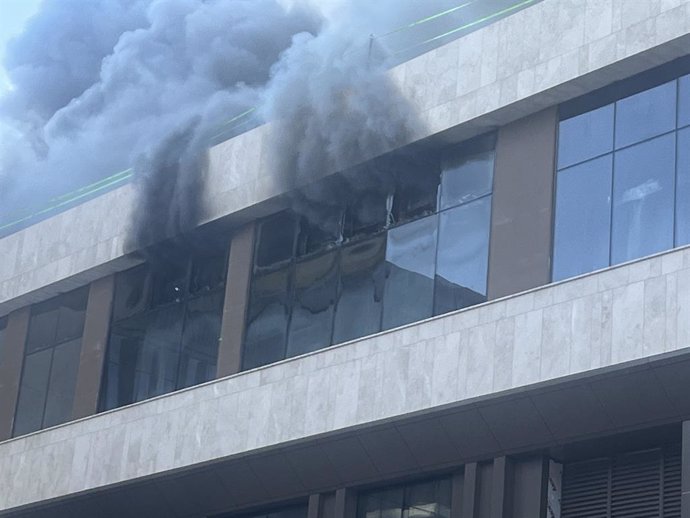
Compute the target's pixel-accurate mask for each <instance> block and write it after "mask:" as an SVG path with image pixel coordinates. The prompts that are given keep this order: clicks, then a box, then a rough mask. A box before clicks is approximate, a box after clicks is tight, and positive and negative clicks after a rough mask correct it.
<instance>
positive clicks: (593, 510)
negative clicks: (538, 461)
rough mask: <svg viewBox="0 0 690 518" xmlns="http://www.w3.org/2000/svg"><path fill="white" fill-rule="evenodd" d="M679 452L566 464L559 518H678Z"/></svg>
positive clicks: (641, 453) (651, 452) (650, 452)
mask: <svg viewBox="0 0 690 518" xmlns="http://www.w3.org/2000/svg"><path fill="white" fill-rule="evenodd" d="M680 474H681V459H680V447H678V446H674V447H672V448H666V449H662V448H658V449H654V450H645V451H639V452H634V453H626V454H624V455H618V456H615V457H606V458H600V459H595V460H588V461H585V462H577V463H570V464H565V466H564V467H563V494H562V502H561V509H562V518H680Z"/></svg>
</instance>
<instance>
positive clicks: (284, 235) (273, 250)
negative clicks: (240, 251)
mask: <svg viewBox="0 0 690 518" xmlns="http://www.w3.org/2000/svg"><path fill="white" fill-rule="evenodd" d="M296 224H297V220H296V218H295V216H294V215H293V214H291V213H289V212H281V213H280V214H276V215H275V216H273V217H271V218H269V219H267V220H265V221H264V222H263V223H261V227H260V228H259V236H258V244H257V247H256V258H255V264H256V266H257V267H260V268H261V267H265V266H270V265H273V264H278V263H282V262H285V261H288V260H290V259H291V258H292V256H293V255H294V252H295V233H296Z"/></svg>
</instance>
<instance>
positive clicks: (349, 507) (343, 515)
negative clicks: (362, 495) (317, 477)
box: [333, 487, 357, 518]
mask: <svg viewBox="0 0 690 518" xmlns="http://www.w3.org/2000/svg"><path fill="white" fill-rule="evenodd" d="M356 516H357V493H355V491H354V490H353V489H351V488H347V487H346V488H341V489H338V490H337V491H336V492H335V509H334V513H333V518H355V517H356Z"/></svg>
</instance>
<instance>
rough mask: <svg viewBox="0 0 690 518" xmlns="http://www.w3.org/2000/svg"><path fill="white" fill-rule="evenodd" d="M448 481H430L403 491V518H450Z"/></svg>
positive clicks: (449, 486) (449, 485) (449, 487)
mask: <svg viewBox="0 0 690 518" xmlns="http://www.w3.org/2000/svg"><path fill="white" fill-rule="evenodd" d="M450 498H451V484H450V479H447V478H446V479H441V480H430V481H427V482H422V483H419V484H413V485H410V486H408V487H407V488H406V489H405V509H404V511H403V518H430V517H439V518H450Z"/></svg>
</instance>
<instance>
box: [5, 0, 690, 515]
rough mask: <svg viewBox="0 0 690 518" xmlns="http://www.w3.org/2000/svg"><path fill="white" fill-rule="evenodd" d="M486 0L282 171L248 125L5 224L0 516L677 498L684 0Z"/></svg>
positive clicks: (685, 198) (684, 390) (682, 358)
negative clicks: (191, 182)
mask: <svg viewBox="0 0 690 518" xmlns="http://www.w3.org/2000/svg"><path fill="white" fill-rule="evenodd" d="M494 4H500V2H494ZM504 4H505V5H497V6H496V9H497V10H496V13H497V14H500V16H498V15H497V16H496V17H495V18H492V15H487V16H488V18H487V16H485V17H484V19H482V20H481V23H479V21H480V20H477V23H476V25H477V27H474V26H473V27H471V28H472V29H476V30H472V31H468V32H466V33H463V35H462V37H459V38H456V39H454V40H453V41H449V42H445V43H444V44H443V45H442V46H438V47H437V48H433V49H431V50H429V51H428V52H423V53H421V54H420V55H418V56H416V57H413V58H411V59H409V60H407V61H403V62H402V63H400V64H398V65H396V66H395V67H393V68H391V69H390V70H389V71H388V75H387V77H388V79H389V81H390V82H391V84H392V85H393V87H394V90H395V91H396V92H399V94H400V96H401V98H402V99H404V100H405V102H406V103H407V104H408V105H409V106H410V107H411V109H412V112H413V113H414V114H415V115H416V116H417V117H418V119H419V123H418V124H417V125H416V126H415V128H416V129H415V132H414V134H413V136H411V137H410V139H409V142H407V143H406V145H404V146H401V147H400V148H399V149H393V150H390V152H388V153H386V154H385V155H384V156H379V157H376V158H371V157H362V160H363V163H359V164H354V163H353V164H351V167H347V168H344V169H343V170H341V171H330V170H328V171H322V172H320V173H319V175H318V179H313V178H312V179H310V182H311V183H310V184H309V186H308V187H309V192H310V195H309V196H304V195H303V194H300V193H303V192H304V189H305V188H306V187H305V186H304V185H301V184H300V183H299V181H297V183H290V182H285V181H281V178H280V175H281V172H280V170H281V167H280V164H276V160H275V150H274V148H273V147H272V145H271V142H272V141H273V139H274V138H275V135H273V134H272V133H271V132H272V130H273V128H274V126H273V125H272V124H267V125H263V126H259V127H256V128H254V129H251V130H249V131H246V132H244V133H242V134H240V135H237V136H234V137H233V138H229V139H227V140H225V141H223V142H220V143H217V144H216V145H214V146H213V147H211V148H210V150H209V152H208V153H209V155H208V170H207V171H206V172H205V173H204V178H205V189H204V211H203V216H202V221H200V224H199V225H198V228H195V229H194V230H192V231H191V232H189V233H188V234H187V235H185V236H184V238H180V239H172V240H166V241H164V242H161V243H157V244H154V245H153V246H152V247H151V248H149V249H147V250H146V251H145V252H146V253H142V250H136V249H131V248H128V246H127V243H128V242H129V240H128V233H129V232H130V228H129V225H130V222H131V216H132V210H133V207H134V199H135V194H136V193H135V186H134V185H133V184H131V183H125V184H123V185H121V186H119V187H117V188H116V189H112V190H110V191H108V192H104V193H103V194H101V195H100V196H94V197H91V199H88V200H87V201H84V202H83V203H79V204H74V205H73V206H70V207H69V208H68V209H67V210H62V211H58V210H56V211H54V213H50V214H47V215H46V213H42V215H41V217H40V218H37V219H35V220H30V221H28V222H27V221H22V222H20V224H18V225H17V226H16V228H14V229H10V228H9V227H7V228H4V229H2V231H3V232H4V237H2V238H0V516H2V517H5V516H6V517H15V516H16V517H63V516H64V517H70V518H81V517H90V518H91V517H107V518H116V517H117V518H120V517H130V516H131V517H158V516H160V517H173V518H201V517H218V518H220V517H229V518H234V517H238V518H242V517H251V518H255V517H256V518H259V517H261V518H575V517H578V518H590V517H592V518H594V517H601V518H623V517H660V518H671V517H681V516H683V517H686V518H689V517H690V496H688V495H687V494H686V492H688V491H690V457H688V455H687V453H688V452H689V451H690V446H689V441H690V424H686V423H685V422H686V420H688V419H690V247H688V244H690V0H543V1H541V2H530V1H528V2H521V3H519V4H515V5H512V4H510V2H504ZM523 4H524V5H523ZM518 7H520V8H519V9H518ZM472 23H474V22H472V21H470V22H468V29H469V28H470V27H469V25H470V24H472ZM444 41H445V40H444ZM314 192H318V193H321V194H320V195H314Z"/></svg>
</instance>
